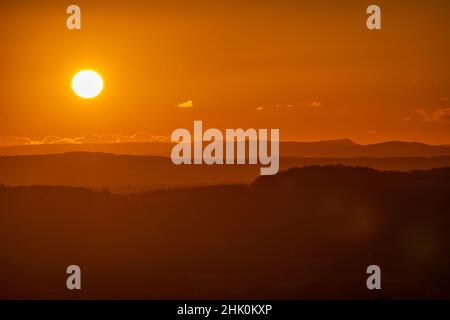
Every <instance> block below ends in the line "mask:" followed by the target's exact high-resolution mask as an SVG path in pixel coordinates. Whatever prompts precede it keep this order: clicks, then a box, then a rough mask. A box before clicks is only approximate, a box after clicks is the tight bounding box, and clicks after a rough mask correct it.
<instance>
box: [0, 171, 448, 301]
mask: <svg viewBox="0 0 450 320" xmlns="http://www.w3.org/2000/svg"><path fill="white" fill-rule="evenodd" d="M449 212H450V168H442V169H433V170H429V171H414V172H379V171H376V170H373V169H368V168H351V167H344V166H325V167H320V166H313V167H305V168H294V169H290V170H288V171H285V172H281V173H279V174H278V175H276V176H264V177H259V178H258V179H256V180H255V181H254V182H253V183H252V184H250V185H230V186H210V187H196V188H184V189H173V190H159V191H151V192H145V193H141V194H127V195H123V194H122V195H115V194H111V193H109V192H106V191H91V190H88V189H84V188H70V187H51V186H34V187H6V186H3V187H0V219H1V221H2V223H1V224H0V237H1V238H0V240H1V244H2V250H0V255H1V261H2V264H1V265H0V283H1V284H2V285H1V286H0V298H64V299H65V298H183V299H188V298H234V299H237V298H255V299H256V298H275V299H278V298H340V299H346V298H369V299H371V298H375V297H376V295H377V293H374V292H371V291H368V290H367V289H366V282H365V281H366V278H367V275H366V273H365V270H366V268H367V266H369V265H371V264H377V265H379V266H380V267H381V270H382V288H383V291H382V293H383V294H384V295H388V296H390V297H391V298H447V299H448V298H450V279H449V274H448V270H449V267H450V257H449V255H448V243H449V241H450V235H449V233H448V230H449V227H450V216H449ZM70 264H78V265H80V267H81V269H82V277H83V278H82V279H83V280H82V281H83V282H82V286H83V290H81V291H78V292H70V291H68V290H66V288H65V279H66V278H65V276H66V275H65V268H66V267H67V266H68V265H70Z"/></svg>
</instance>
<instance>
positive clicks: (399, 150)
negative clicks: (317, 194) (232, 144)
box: [0, 139, 450, 158]
mask: <svg viewBox="0 0 450 320" xmlns="http://www.w3.org/2000/svg"><path fill="white" fill-rule="evenodd" d="M205 143H207V142H205ZM172 147H173V144H172V143H169V142H132V143H103V144H43V145H21V146H4V147H0V156H1V155H31V154H55V153H63V152H73V151H87V152H106V153H114V154H131V155H156V156H166V157H167V156H170V152H171V150H172ZM280 156H295V157H344V158H347V157H436V156H450V147H449V146H448V145H428V144H424V143H420V142H403V141H388V142H382V143H376V144H368V145H361V144H358V143H355V142H353V141H352V140H350V139H338V140H326V141H315V142H288V141H286V142H280Z"/></svg>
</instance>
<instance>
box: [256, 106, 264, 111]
mask: <svg viewBox="0 0 450 320" xmlns="http://www.w3.org/2000/svg"><path fill="white" fill-rule="evenodd" d="M263 109H264V108H263V107H257V108H256V110H257V111H261V110H263Z"/></svg>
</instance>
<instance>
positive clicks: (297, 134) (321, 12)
mask: <svg viewBox="0 0 450 320" xmlns="http://www.w3.org/2000/svg"><path fill="white" fill-rule="evenodd" d="M369 3H370V2H367V1H363V0H348V1H340V2H339V3H337V2H332V1H329V0H302V1H294V0H279V1H272V2H271V1H264V0H261V1H234V0H231V1H225V0H219V1H206V0H193V1H188V2H186V1H181V0H164V1H162V0H155V1H140V0H129V1H110V2H108V5H107V6H106V5H105V4H104V1H100V0H90V1H85V0H80V1H77V5H79V6H80V8H81V10H82V14H81V17H82V18H81V19H82V23H81V29H80V30H68V29H67V26H66V19H67V17H68V14H67V13H66V8H67V6H66V4H63V5H62V4H61V2H60V1H56V0H41V1H39V2H30V1H25V0H16V1H13V2H11V1H10V2H7V1H6V2H5V1H3V2H0V28H1V29H2V30H8V32H3V33H2V35H1V38H2V40H1V46H2V48H1V49H2V50H1V57H2V59H0V70H1V71H2V72H0V105H1V108H0V124H1V125H0V137H5V136H14V137H26V138H31V139H36V140H41V139H43V138H45V137H46V136H51V135H57V136H61V137H80V136H83V135H85V134H86V133H89V132H93V133H96V134H105V133H114V134H134V133H137V132H148V133H152V134H155V135H161V136H166V137H168V136H169V135H170V134H171V132H172V131H173V130H174V128H187V127H189V126H191V125H192V121H193V120H202V121H204V123H205V125H206V126H208V127H211V128H221V129H224V128H239V127H242V128H280V135H281V136H280V138H281V140H283V141H292V140H296V141H312V140H329V139H343V138H349V139H352V140H354V141H356V142H359V143H375V142H382V141H387V140H403V141H420V142H426V143H432V144H449V143H450V116H449V114H450V78H449V76H448V75H449V74H450V62H449V59H448V56H449V55H450V42H449V41H446V39H447V38H448V33H449V30H450V18H449V15H450V2H449V1H444V0H439V1H434V2H432V3H430V2H427V1H422V0H398V1H387V0H379V1H377V2H376V4H377V5H379V6H380V7H381V9H382V25H383V27H382V29H381V30H376V31H374V30H368V28H367V26H366V19H367V17H368V15H367V13H366V9H367V6H368V4H369ZM268 22H270V23H268ZM83 69H86V70H87V69H89V70H95V71H98V72H99V73H100V74H101V77H102V78H103V80H104V81H106V82H105V85H107V88H108V90H103V91H102V92H101V95H100V96H98V99H90V100H89V103H92V104H95V107H93V108H89V110H87V109H86V108H80V106H83V104H85V103H86V101H85V100H84V99H80V97H79V96H78V95H75V94H73V91H72V90H71V89H70V87H69V85H70V81H71V80H72V77H73V76H74V74H75V73H76V72H78V71H80V70H83ZM105 89H106V87H105ZM100 97H101V99H99V98H100ZM189 101H192V102H193V103H192V105H191V104H190V103H187V104H185V102H189ZM30 110H31V111H30ZM30 112H32V114H31V113H30ZM47 119H59V121H51V122H49V121H47ZM42 123H45V125H42Z"/></svg>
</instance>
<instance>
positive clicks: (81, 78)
mask: <svg viewBox="0 0 450 320" xmlns="http://www.w3.org/2000/svg"><path fill="white" fill-rule="evenodd" d="M72 89H73V91H74V92H75V93H76V94H77V95H78V96H80V97H82V98H85V99H90V98H94V97H96V96H98V95H99V94H100V92H102V90H103V79H102V77H100V75H99V74H98V73H97V72H95V71H92V70H83V71H80V72H78V73H77V74H76V75H75V76H74V77H73V79H72Z"/></svg>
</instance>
